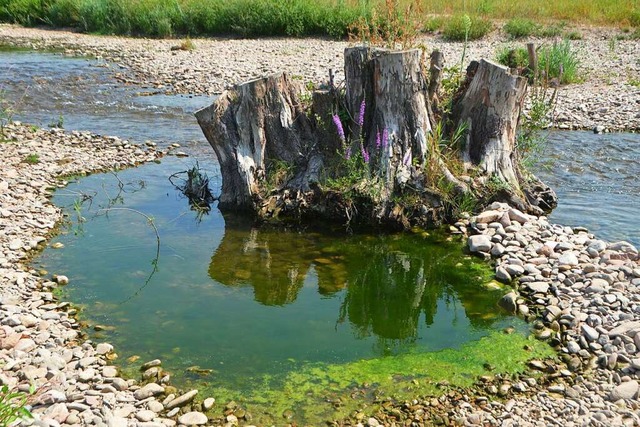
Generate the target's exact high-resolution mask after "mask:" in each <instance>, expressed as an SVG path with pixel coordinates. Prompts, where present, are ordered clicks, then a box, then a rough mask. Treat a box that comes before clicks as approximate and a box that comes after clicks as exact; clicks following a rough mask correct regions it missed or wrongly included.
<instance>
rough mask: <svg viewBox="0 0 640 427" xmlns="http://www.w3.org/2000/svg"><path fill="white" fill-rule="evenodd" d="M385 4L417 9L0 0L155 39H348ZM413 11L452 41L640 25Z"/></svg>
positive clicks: (589, 0) (35, 18)
mask: <svg viewBox="0 0 640 427" xmlns="http://www.w3.org/2000/svg"><path fill="white" fill-rule="evenodd" d="M388 2H390V4H392V5H395V6H394V7H395V11H404V10H406V7H407V6H408V5H409V4H411V5H414V6H415V5H416V2H413V1H409V0H398V1H397V2H394V1H391V0H388V1H387V2H385V0H226V1H221V0H0V22H12V23H18V24H22V25H26V26H34V25H43V24H44V25H51V26H55V27H75V28H78V29H80V30H82V31H85V32H92V33H103V34H123V35H140V36H152V37H169V36H185V35H190V36H202V35H226V34H228V35H239V36H244V37H255V36H283V35H286V36H310V35H328V36H331V37H345V36H346V35H348V34H349V32H350V31H351V30H353V29H354V27H355V25H356V24H357V22H359V21H360V20H361V19H362V18H364V19H365V20H369V19H370V18H371V17H372V16H373V15H374V11H379V10H382V9H383V8H384V7H385V6H383V5H385V4H387V3H388ZM414 10H417V12H415V13H416V14H417V17H418V20H419V21H420V22H422V24H421V27H422V28H423V30H424V31H427V32H433V31H436V30H439V29H444V33H445V37H446V38H448V39H450V40H462V38H461V36H463V35H464V31H463V30H462V31H461V27H460V17H461V16H463V15H470V16H472V17H473V21H474V25H473V28H472V30H471V34H470V39H476V38H480V37H482V36H483V35H484V34H486V33H487V32H488V31H490V30H491V27H492V26H491V24H490V21H491V20H494V19H509V20H510V21H509V22H508V23H507V25H506V26H505V31H507V32H508V33H509V34H512V35H513V36H514V37H515V38H519V37H526V34H533V33H532V31H533V32H536V34H537V35H542V36H547V37H548V36H551V35H561V34H562V25H560V26H558V25H556V24H553V23H554V22H573V23H587V24H596V25H614V26H619V27H636V28H637V27H639V26H640V7H639V6H638V4H637V0H583V1H580V2H576V1H575V0H557V1H554V2H545V3H544V4H541V2H540V1H539V0H519V1H518V2H513V1H510V0H430V1H429V2H422V3H420V7H414ZM445 16H449V17H453V18H444V17H445ZM543 23H552V24H551V25H548V26H542V24H543ZM535 27H538V28H537V29H536V28H535Z"/></svg>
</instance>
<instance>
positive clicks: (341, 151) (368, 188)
mask: <svg viewBox="0 0 640 427" xmlns="http://www.w3.org/2000/svg"><path fill="white" fill-rule="evenodd" d="M442 64H443V60H442V56H441V54H436V55H434V56H433V57H432V69H431V82H428V81H427V78H426V75H425V73H424V70H423V64H422V53H421V51H419V50H416V49H414V50H407V51H389V50H384V49H372V48H365V47H356V48H348V49H346V50H345V82H344V90H343V89H342V88H341V87H338V88H336V87H333V86H329V87H327V88H324V89H322V90H317V91H314V92H313V93H312V94H308V93H307V94H305V90H304V88H303V87H302V85H301V83H300V82H298V81H295V80H293V79H291V78H290V77H289V76H287V75H286V74H277V75H272V76H268V77H265V78H262V79H257V80H253V81H249V82H246V83H243V84H240V85H237V86H236V87H234V88H233V89H231V90H229V91H227V92H225V93H223V94H222V95H221V96H220V98H219V99H218V100H216V102H214V103H213V104H212V105H211V106H209V107H206V108H204V109H202V110H200V111H198V112H196V117H197V119H198V123H199V124H200V126H201V127H202V129H203V131H204V134H205V136H206V137H207V140H208V141H209V143H210V144H211V146H212V147H213V149H214V150H215V152H216V155H217V157H218V161H219V162H220V169H221V173H222V182H223V185H222V193H221V195H220V204H219V207H220V209H223V210H235V209H242V210H248V211H250V212H253V213H255V214H256V215H257V216H258V217H260V218H262V219H269V218H274V217H277V218H298V219H299V218H303V217H321V218H325V219H329V220H336V219H337V220H340V221H343V222H346V223H353V222H360V223H364V224H368V225H372V224H378V225H383V224H386V225H388V224H391V225H393V226H396V227H398V228H407V227H410V226H412V225H415V224H420V225H434V224H435V223H437V222H438V221H441V220H443V219H446V216H447V215H450V214H451V213H452V209H451V207H452V205H455V204H456V203H458V202H459V201H460V200H462V199H464V198H467V199H469V198H470V199H474V200H478V201H481V202H482V201H488V200H489V199H490V198H491V199H496V198H502V199H506V200H508V201H510V202H512V203H514V204H516V205H517V207H518V208H520V209H525V210H528V211H531V212H536V213H539V212H540V208H544V209H547V208H552V207H553V205H554V202H555V199H554V197H555V195H554V194H553V192H552V191H551V192H549V189H548V188H547V187H544V186H543V185H542V184H541V183H540V182H539V181H537V180H535V179H533V178H532V177H530V176H527V179H526V180H525V179H524V178H523V174H522V173H521V171H520V170H519V159H518V153H517V150H516V148H515V147H516V146H515V138H516V130H517V125H518V120H519V117H520V112H521V109H522V105H523V101H524V96H525V94H526V88H527V81H526V79H525V78H523V77H519V76H515V75H511V74H510V72H509V70H508V69H507V68H505V67H502V66H499V65H496V64H494V63H492V62H489V61H484V60H483V61H480V62H479V63H473V64H472V66H471V67H470V68H469V70H468V73H467V78H466V81H465V83H464V85H463V90H462V91H461V92H460V93H459V96H458V97H457V98H456V100H455V102H454V104H453V106H452V109H451V110H452V113H451V115H449V116H446V117H443V118H442V120H443V121H446V122H447V123H450V124H451V123H452V124H453V126H451V125H449V126H438V125H437V124H436V123H434V120H435V118H434V114H433V113H432V111H431V103H434V102H440V98H441V97H440V96H439V95H438V91H439V87H440V79H441V78H442V76H441V69H442V66H443V65H442ZM309 100H310V102H309ZM438 110H439V107H438ZM436 128H437V131H436ZM444 128H446V129H449V130H448V132H449V133H453V132H455V131H456V129H457V131H458V132H459V131H460V129H462V130H463V131H464V138H463V144H462V146H461V147H453V146H449V147H447V148H446V152H444V151H443V148H442V147H443V146H444V145H446V144H445V142H446V141H447V138H449V135H447V134H444V133H443V131H442V129H444ZM453 171H455V172H456V173H453ZM491 180H493V181H495V180H500V181H501V182H503V183H504V187H505V188H508V189H509V190H508V191H506V192H504V191H503V193H505V194H502V196H500V195H496V194H492V195H491V196H488V195H487V191H486V190H487V182H489V181H491ZM525 181H526V182H525ZM532 183H533V184H532ZM545 192H546V193H545ZM542 193H544V195H543V196H540V194H542Z"/></svg>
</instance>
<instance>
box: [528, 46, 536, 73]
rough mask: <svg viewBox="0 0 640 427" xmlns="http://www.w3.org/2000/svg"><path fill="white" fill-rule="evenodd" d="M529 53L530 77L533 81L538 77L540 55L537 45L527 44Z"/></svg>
mask: <svg viewBox="0 0 640 427" xmlns="http://www.w3.org/2000/svg"><path fill="white" fill-rule="evenodd" d="M527 53H528V54H529V68H528V75H529V77H531V79H532V80H535V79H536V77H537V76H538V54H537V52H536V46H535V44H533V43H527Z"/></svg>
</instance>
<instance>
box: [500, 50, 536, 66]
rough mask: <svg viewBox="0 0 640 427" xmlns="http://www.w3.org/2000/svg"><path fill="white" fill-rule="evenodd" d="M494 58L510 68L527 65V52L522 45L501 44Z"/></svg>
mask: <svg viewBox="0 0 640 427" xmlns="http://www.w3.org/2000/svg"><path fill="white" fill-rule="evenodd" d="M496 60H497V61H498V62H499V63H500V64H502V65H506V66H507V67H510V68H524V67H526V66H527V65H529V53H528V52H527V49H525V48H523V47H515V48H514V47H511V46H503V47H502V48H500V49H499V50H498V52H497V53H496Z"/></svg>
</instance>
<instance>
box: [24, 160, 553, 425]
mask: <svg viewBox="0 0 640 427" xmlns="http://www.w3.org/2000/svg"><path fill="white" fill-rule="evenodd" d="M192 165H193V161H191V160H180V159H176V158H168V159H165V160H164V161H163V163H162V164H160V165H146V166H142V167H140V168H137V169H133V170H128V171H123V172H120V173H118V175H117V176H114V175H113V174H97V175H93V176H89V177H86V178H82V179H80V180H78V181H77V182H74V183H72V184H70V185H69V186H68V187H66V188H65V189H62V190H59V191H58V192H57V193H56V195H55V197H54V202H55V203H56V204H58V205H60V206H63V207H65V208H66V209H67V212H68V213H69V217H70V220H71V221H70V224H69V226H68V228H67V229H66V231H65V232H63V233H62V234H61V235H60V236H58V238H56V239H55V240H56V241H59V242H61V243H63V244H64V248H63V249H47V250H45V251H44V252H43V254H42V255H41V257H40V258H39V259H37V260H36V261H35V263H36V265H37V266H38V267H41V268H45V269H46V270H48V271H49V272H50V273H57V274H65V275H67V276H68V277H69V278H70V284H69V285H68V286H67V287H66V288H65V289H64V291H63V292H64V295H63V298H65V299H68V300H70V301H72V302H74V303H75V304H77V305H78V306H79V307H81V308H82V311H81V318H82V319H83V320H86V321H87V322H88V323H89V324H90V325H91V326H92V327H90V328H89V334H90V335H91V337H92V338H93V339H94V340H96V341H108V342H111V343H113V344H114V345H115V348H116V350H117V352H118V355H119V358H118V359H117V360H116V361H115V362H114V363H116V364H117V365H118V366H120V367H121V368H122V369H123V370H125V371H129V372H134V371H135V370H136V369H137V368H138V367H139V366H140V364H141V363H142V362H144V361H147V360H149V359H153V358H160V359H161V360H162V361H163V367H164V369H165V370H167V371H169V372H171V374H172V381H173V383H174V384H175V385H177V386H179V387H182V388H188V387H197V388H198V389H200V390H201V393H200V396H202V397H203V398H204V397H207V396H212V397H215V398H216V400H217V404H216V405H217V406H216V407H214V409H213V411H214V413H218V414H220V413H221V412H222V408H223V407H224V405H225V404H226V403H227V402H228V401H229V400H231V399H233V400H235V401H236V402H237V403H238V404H239V405H240V406H241V407H242V410H243V411H245V412H249V413H251V414H252V415H253V420H252V421H251V422H252V423H254V424H265V423H275V424H279V423H284V422H288V421H290V420H295V421H297V422H298V423H306V424H316V425H317V424H318V423H319V422H320V421H322V420H328V419H333V418H339V417H341V416H344V415H345V414H346V413H348V412H349V411H350V410H352V409H354V408H355V407H357V406H359V405H361V404H363V403H364V402H367V401H369V402H370V401H371V398H372V397H373V396H375V395H384V396H392V397H396V398H402V397H403V396H404V397H411V396H412V395H420V394H424V393H428V392H433V391H434V390H435V389H434V388H433V384H434V383H435V382H437V381H442V380H446V381H448V382H449V383H451V384H454V385H469V384H470V383H471V381H472V379H473V378H474V377H476V376H477V375H480V374H482V373H483V372H484V369H485V368H484V366H488V365H487V364H489V365H491V366H492V367H495V369H496V371H513V370H516V369H521V368H522V366H524V361H525V360H526V359H527V358H531V357H536V356H541V355H543V354H546V352H547V351H548V350H547V349H546V348H544V347H541V346H540V344H538V343H536V342H534V341H531V340H529V339H527V338H525V331H526V326H525V325H524V324H523V323H522V322H520V321H519V320H518V319H516V318H513V317H509V316H507V315H505V314H504V313H501V312H500V310H499V309H498V307H497V305H496V303H497V300H498V299H499V298H500V296H501V295H502V294H503V293H504V289H496V288H499V286H498V285H496V284H495V283H492V284H489V285H487V283H488V282H489V277H490V271H489V269H488V268H487V266H486V265H485V264H483V263H480V262H478V261H476V260H474V259H472V258H470V257H468V256H465V255H463V253H462V250H461V244H460V243H459V242H451V241H448V240H449V238H448V237H447V236H444V235H434V234H429V233H426V232H420V233H413V234H400V235H382V236H381V235H366V234H355V235H347V234H346V233H344V232H342V231H339V232H335V233H328V232H324V233H322V232H316V231H310V230H309V231H300V230H296V231H285V230H273V229H265V228H260V229H258V228H255V227H253V226H252V225H251V224H250V223H248V222H246V221H243V220H241V219H240V218H238V217H237V216H234V215H231V214H229V215H226V216H225V217H224V218H223V217H222V215H221V214H220V213H219V211H217V210H216V209H215V208H214V209H213V210H212V211H211V212H210V213H209V214H208V215H204V216H198V215H196V213H195V212H193V211H190V210H189V208H188V205H187V201H186V200H185V199H183V198H182V197H181V196H180V194H179V192H177V191H176V190H175V189H174V187H173V186H172V185H171V184H170V183H169V180H168V176H169V175H171V174H172V173H175V172H179V171H183V170H186V169H188V168H189V167H191V166H192ZM201 166H207V165H202V164H201ZM210 166H211V167H212V168H213V165H210ZM213 184H214V187H215V186H216V185H218V186H219V183H218V182H214V183H213ZM88 196H90V198H89V197H88ZM81 200H84V203H80V201H81ZM80 217H83V218H84V219H85V220H84V221H78V218H80ZM149 221H152V222H153V225H155V226H156V227H157V229H158V236H159V241H160V244H159V248H158V246H157V239H156V234H155V232H154V229H153V227H152V226H151V224H150V222H149ZM96 325H100V326H102V327H101V328H96V327H95V326H96ZM507 326H514V327H515V328H516V330H517V331H518V333H515V334H511V335H506V334H504V333H502V329H503V328H505V327H507ZM96 329H98V330H99V331H96ZM525 347H526V348H527V350H525ZM354 398H355V399H354ZM336 402H340V403H339V404H338V403H336Z"/></svg>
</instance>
